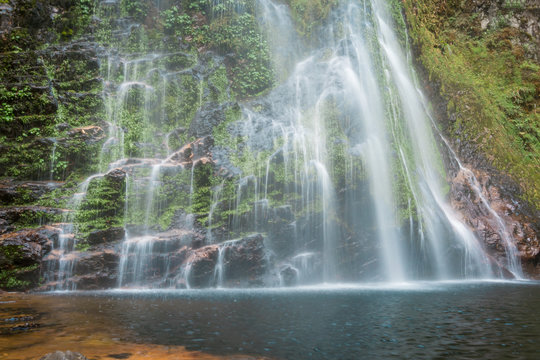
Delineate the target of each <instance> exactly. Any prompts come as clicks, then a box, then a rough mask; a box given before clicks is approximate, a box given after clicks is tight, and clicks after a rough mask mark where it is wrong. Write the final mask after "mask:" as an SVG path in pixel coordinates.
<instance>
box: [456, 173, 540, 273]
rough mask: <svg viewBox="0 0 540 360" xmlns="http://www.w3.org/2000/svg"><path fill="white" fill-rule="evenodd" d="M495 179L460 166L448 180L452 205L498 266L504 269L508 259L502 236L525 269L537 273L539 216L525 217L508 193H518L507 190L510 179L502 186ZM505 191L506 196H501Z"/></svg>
mask: <svg viewBox="0 0 540 360" xmlns="http://www.w3.org/2000/svg"><path fill="white" fill-rule="evenodd" d="M471 174H472V175H474V178H476V180H477V181H476V182H475V181H474V178H473V177H472V176H471ZM494 180H495V176H493V175H490V174H489V173H488V172H487V171H484V170H479V169H474V170H473V171H472V173H468V172H467V171H465V170H463V169H462V170H459V171H457V173H456V175H455V176H454V177H453V179H452V180H451V191H450V199H451V204H452V207H453V208H454V209H456V210H457V211H458V212H459V213H460V214H461V215H462V220H463V221H464V222H465V223H466V224H467V225H469V227H470V228H472V229H473V230H474V232H475V233H476V234H477V236H478V238H480V239H481V240H482V241H483V243H484V246H485V248H486V249H487V250H488V253H489V254H490V255H491V256H492V257H493V258H494V259H495V261H496V262H497V264H498V265H499V266H500V267H503V268H504V267H505V266H506V264H507V262H508V259H507V254H506V240H505V239H509V240H510V241H511V242H513V246H515V247H516V248H517V250H518V253H519V254H518V256H519V258H520V259H519V260H521V263H522V265H523V268H524V269H525V271H528V272H529V274H530V275H533V276H538V275H540V271H539V270H540V269H539V270H536V265H535V261H536V260H535V259H536V258H537V256H538V255H539V254H540V238H539V234H540V231H539V224H538V219H535V218H532V217H530V216H527V215H526V214H525V213H524V212H523V211H522V210H523V209H520V206H519V204H518V203H517V202H516V201H515V200H514V199H513V198H512V196H511V195H510V194H511V193H517V192H516V190H515V189H512V190H510V191H509V190H508V188H509V187H510V185H509V184H511V183H510V182H508V183H507V185H506V188H505V187H503V186H500V185H496V182H495V181H494ZM504 191H506V195H503V192H504ZM486 204H487V206H486ZM488 206H489V207H488ZM489 208H491V210H490V209H489Z"/></svg>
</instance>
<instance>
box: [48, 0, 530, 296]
mask: <svg viewBox="0 0 540 360" xmlns="http://www.w3.org/2000/svg"><path fill="white" fill-rule="evenodd" d="M112 3H114V4H115V6H110V5H111V4H112ZM250 4H251V3H250V2H248V1H243V0H234V1H232V0H231V1H221V0H219V1H218V0H211V1H210V0H209V1H208V2H207V3H206V6H207V12H206V13H205V16H206V18H205V19H206V20H208V21H222V20H223V19H224V18H226V17H227V16H229V15H230V14H236V15H238V16H243V15H244V14H246V13H249V12H250V11H251V12H253V13H254V16H255V18H256V19H257V23H258V25H257V26H258V31H260V32H261V34H262V38H264V39H265V41H266V44H267V45H268V47H269V50H270V52H269V53H270V57H271V59H269V63H270V64H271V66H272V67H273V69H274V70H275V71H274V74H275V85H274V87H273V88H271V89H267V90H266V91H265V92H263V93H261V94H258V95H257V96H254V97H252V98H236V99H235V98H234V95H231V93H232V92H233V90H232V87H231V83H232V82H234V78H233V79H232V80H233V81H231V78H230V76H231V74H230V73H231V71H230V68H228V66H229V63H228V62H230V59H227V58H225V57H222V56H220V55H217V54H214V53H207V54H200V53H199V54H195V51H191V50H186V51H184V50H185V49H186V47H183V48H174V49H171V48H170V47H169V48H166V49H164V48H160V47H159V46H157V45H156V44H152V43H150V42H151V41H150V40H149V39H148V38H147V37H145V36H146V35H145V34H144V32H143V31H144V27H143V26H142V25H141V24H139V23H137V21H136V20H134V19H133V18H132V17H126V16H125V14H122V12H121V10H120V7H119V6H116V5H117V4H116V2H111V1H105V2H102V3H101V5H100V6H101V8H100V7H98V12H99V14H100V16H103V17H104V18H105V19H108V21H109V22H110V24H113V25H114V27H113V29H114V31H112V32H111V34H112V35H111V36H112V38H113V39H114V41H112V44H115V45H114V46H111V48H110V49H107V50H106V51H103V52H102V54H101V55H100V56H101V58H100V60H101V67H102V74H103V92H102V95H103V101H104V104H105V115H104V116H105V117H106V118H105V119H104V123H106V124H107V134H108V136H107V139H106V140H105V141H104V142H103V145H102V148H101V152H100V155H99V159H98V161H99V164H98V165H99V171H101V172H103V173H106V172H108V171H114V170H115V169H121V170H122V171H123V172H124V173H125V175H126V176H125V180H124V181H125V193H124V194H123V199H120V201H124V204H123V214H121V216H120V218H121V219H122V222H123V228H124V231H125V236H124V239H123V240H122V241H120V242H119V243H118V244H116V245H114V246H115V249H116V251H117V252H118V253H119V260H118V263H119V265H118V275H117V279H116V280H117V281H116V284H117V286H118V287H130V286H140V287H182V288H192V287H199V286H202V287H204V286H216V287H227V286H242V284H256V285H257V286H260V285H265V286H275V285H282V286H290V285H295V284H298V285H306V284H320V283H341V282H390V283H401V282H406V281H415V280H448V279H485V278H492V277H495V276H496V274H497V271H496V270H497V269H496V268H497V266H501V267H504V268H507V269H508V270H509V271H510V272H511V273H513V274H514V276H515V277H516V278H521V277H522V273H521V270H520V264H519V260H518V254H517V250H516V248H515V245H514V244H513V241H512V240H513V239H512V238H511V236H510V234H509V233H508V231H507V230H506V228H505V224H504V222H503V220H502V219H501V218H500V217H499V216H498V215H497V214H496V213H495V211H494V210H493V209H491V207H490V206H489V203H488V202H487V200H486V199H485V198H484V197H483V196H482V193H481V189H480V188H479V185H478V182H477V181H476V179H475V178H474V174H472V172H471V171H470V170H468V169H466V168H465V167H464V166H462V164H461V162H459V159H457V157H456V156H455V153H453V152H452V150H451V148H450V147H448V149H449V151H450V152H451V154H452V155H453V156H454V157H455V158H456V160H457V162H458V164H459V167H460V169H461V170H462V171H464V172H466V174H467V176H468V177H469V178H470V182H471V184H472V187H473V189H474V190H475V191H476V193H477V195H478V196H479V197H480V199H481V201H482V204H483V206H484V207H485V208H486V209H487V211H488V212H489V213H490V214H491V216H492V217H493V218H494V219H495V221H496V223H497V224H498V226H499V229H500V230H499V233H500V235H501V238H502V240H503V242H504V246H505V250H506V254H507V259H508V262H507V263H506V264H494V263H493V261H492V260H491V259H490V257H489V256H488V255H487V252H486V250H485V249H484V247H483V245H482V243H481V241H480V240H479V239H478V238H477V237H476V236H475V235H474V233H473V231H472V230H471V229H470V228H469V227H468V226H467V225H466V224H465V223H463V222H462V221H461V220H460V217H459V216H458V215H457V214H456V212H455V211H454V210H453V209H452V208H451V206H450V204H449V202H448V199H447V198H448V196H447V195H448V194H447V192H448V190H447V188H448V184H447V183H446V174H445V168H444V164H443V161H442V156H441V149H440V148H439V146H440V144H439V141H438V137H436V132H434V130H436V127H435V126H434V123H432V119H431V117H430V114H429V111H428V110H427V108H428V106H426V102H425V100H424V98H423V96H422V93H421V90H420V88H419V85H418V81H417V79H416V74H415V72H414V69H413V67H412V64H411V62H410V58H411V54H410V49H409V47H408V46H409V45H408V39H407V38H402V37H403V35H401V37H400V36H399V35H398V32H397V31H396V29H395V28H396V26H397V25H396V19H394V18H393V17H392V16H391V15H390V14H391V13H390V11H389V6H390V5H389V4H388V3H387V2H385V1H383V0H341V1H337V2H336V5H335V6H333V7H332V8H331V9H330V10H329V14H328V16H327V17H326V18H325V19H320V20H321V21H320V22H318V23H317V24H314V26H313V27H312V28H311V30H310V32H309V33H308V34H302V35H300V34H299V32H298V31H297V27H298V26H299V25H298V19H295V18H294V17H293V15H292V12H291V10H290V7H289V6H288V5H287V4H285V3H283V2H279V1H273V0H255V1H254V2H253V6H252V5H250ZM154 5H155V11H157V12H158V13H163V14H165V13H166V12H167V11H170V12H169V13H168V14H169V15H171V14H176V12H178V8H176V7H174V8H171V6H172V5H171V4H169V3H168V2H163V3H162V2H159V1H158V2H156V4H154ZM162 6H163V8H162ZM314 6H315V5H314ZM171 9H172V10H171ZM296 16H301V14H296ZM206 20H205V21H206ZM400 30H402V31H401V32H400V34H406V29H400ZM139 32H141V34H142V35H141V34H139ZM134 34H135V35H137V34H139V35H137V36H135V35H134ZM154 35H155V34H154ZM171 36H172V35H171ZM175 36H177V35H175ZM405 36H406V35H405ZM188 37H189V36H188ZM133 38H136V39H137V41H133ZM190 41H191V40H190ZM153 45H155V46H153ZM116 47H117V48H116ZM149 49H151V50H149ZM198 51H202V52H203V53H204V49H203V50H201V49H198ZM227 56H230V55H227ZM231 114H232V115H231ZM199 128H200V129H199ZM441 139H442V140H443V141H442V143H443V144H444V143H445V139H444V138H442V136H441ZM446 145H448V143H446ZM442 150H444V151H447V149H446V148H443V149H442ZM54 158H55V155H54V150H53V154H52V157H51V165H50V167H51V170H50V173H51V176H52V174H53V168H54V160H55V159H54ZM96 176H103V174H99V175H95V176H92V177H90V178H89V179H87V180H86V181H85V182H84V183H83V184H82V185H81V189H83V190H84V192H86V189H87V188H88V184H89V183H90V181H91V180H92V179H93V178H94V177H96ZM74 199H75V200H74V201H75V202H77V203H76V204H74V205H73V206H72V208H74V209H75V210H76V209H77V208H78V207H79V205H80V202H81V201H83V200H84V199H83V198H82V197H78V195H76V196H75V198H74ZM73 221H74V219H67V220H66V223H73ZM68 230H69V232H73V229H71V228H70V229H68ZM66 231H67V230H66ZM257 234H262V235H261V236H260V238H258V237H257ZM67 243H68V241H67V240H66V239H65V237H64V236H61V241H60V244H59V247H58V248H57V249H56V250H58V252H59V253H61V254H62V255H60V256H61V260H60V267H61V271H60V273H61V274H62V275H61V276H62V279H58V280H67V279H68V278H69V276H70V269H71V268H72V267H73V261H72V262H70V259H71V257H70V256H69V255H70V253H71V252H72V251H73V245H72V244H69V245H67ZM261 247H264V251H262V250H261ZM255 253H256V255H254V254H255ZM254 259H255V260H254ZM235 261H238V262H243V263H242V264H244V265H243V266H246V269H249V271H254V270H253V269H254V268H257V271H258V272H257V274H258V275H257V276H258V278H257V279H255V280H254V279H253V278H254V277H255V275H253V274H251V273H247V272H246V273H242V271H241V270H239V267H238V266H237V265H236V264H235V263H234V262H235ZM254 261H259V263H258V264H256V265H257V266H259V265H260V267H257V266H255V265H254V263H253V262H254ZM246 264H247V265H246ZM261 264H262V265H261ZM235 266H236V267H235ZM261 269H262V270H261ZM263 273H264V274H263ZM239 284H241V285H239Z"/></svg>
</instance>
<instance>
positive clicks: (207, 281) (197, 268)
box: [187, 245, 219, 288]
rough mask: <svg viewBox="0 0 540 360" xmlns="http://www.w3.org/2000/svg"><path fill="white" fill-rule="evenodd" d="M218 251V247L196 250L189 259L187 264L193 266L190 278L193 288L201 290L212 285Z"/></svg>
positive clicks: (212, 246) (211, 246)
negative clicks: (200, 288)
mask: <svg viewBox="0 0 540 360" xmlns="http://www.w3.org/2000/svg"><path fill="white" fill-rule="evenodd" d="M218 251H219V247H218V245H209V246H205V247H202V248H200V249H197V250H195V251H194V252H193V253H192V254H191V256H190V257H189V258H188V259H187V263H189V264H191V272H190V274H189V278H188V281H189V284H190V286H191V287H195V288H199V287H207V286H211V285H212V281H213V279H214V269H215V267H216V263H217V259H218Z"/></svg>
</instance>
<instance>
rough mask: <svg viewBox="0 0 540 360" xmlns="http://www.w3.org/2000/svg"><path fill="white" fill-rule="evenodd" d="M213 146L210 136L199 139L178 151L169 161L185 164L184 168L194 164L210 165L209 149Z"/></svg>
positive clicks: (210, 154) (210, 153)
mask: <svg viewBox="0 0 540 360" xmlns="http://www.w3.org/2000/svg"><path fill="white" fill-rule="evenodd" d="M213 145H214V140H213V139H212V138H211V137H210V136H207V137H204V138H200V139H197V140H195V141H193V142H191V143H189V144H186V145H184V146H183V147H182V148H181V149H180V150H178V151H176V152H175V153H174V154H173V155H172V156H170V157H169V159H170V160H171V161H175V162H179V163H182V164H186V167H188V166H189V167H191V166H194V164H195V163H198V164H201V165H202V164H207V163H211V162H212V160H211V159H212V152H211V149H212V146H213Z"/></svg>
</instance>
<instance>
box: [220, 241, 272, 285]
mask: <svg viewBox="0 0 540 360" xmlns="http://www.w3.org/2000/svg"><path fill="white" fill-rule="evenodd" d="M222 246H226V249H225V250H224V251H225V254H224V267H225V278H226V282H227V283H229V284H231V285H235V286H236V285H241V286H243V285H258V284H261V283H262V277H263V276H264V274H265V273H266V270H267V265H268V261H267V256H266V250H265V247H264V238H263V236H262V235H261V234H255V235H251V236H248V237H245V238H242V239H240V240H236V241H231V242H229V243H228V244H226V245H222Z"/></svg>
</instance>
